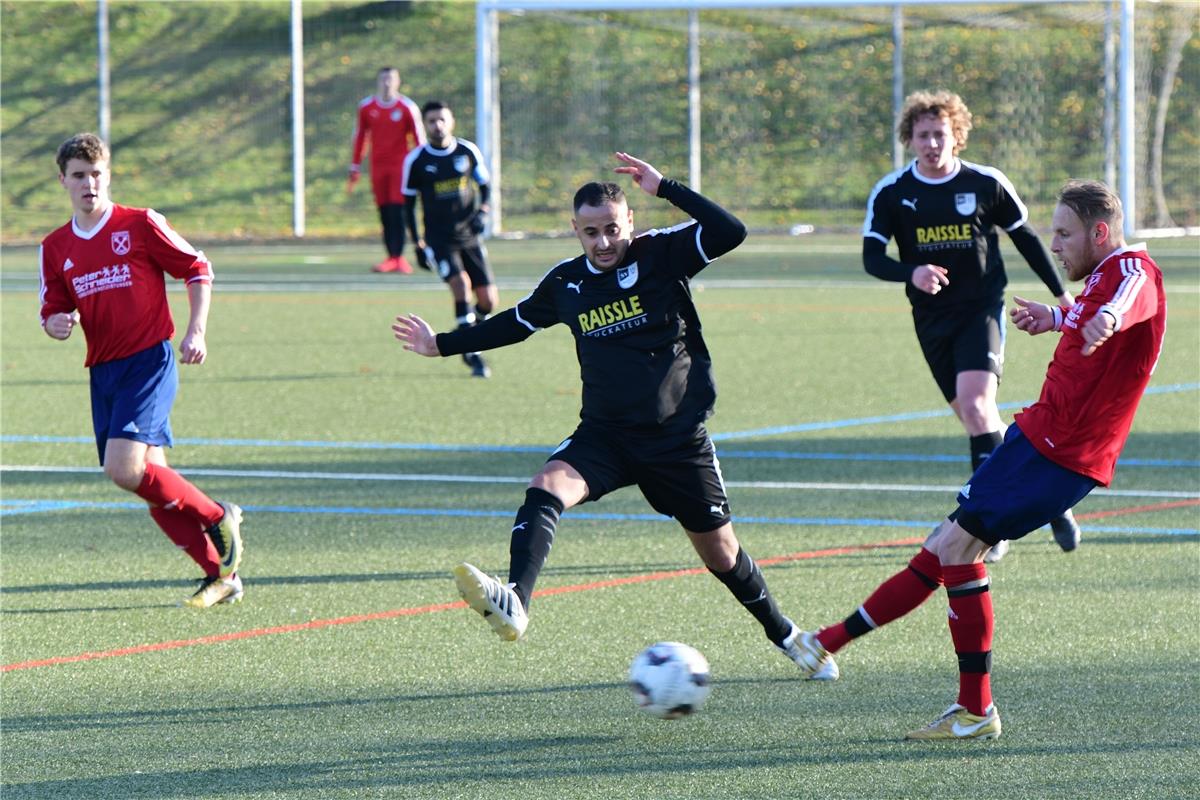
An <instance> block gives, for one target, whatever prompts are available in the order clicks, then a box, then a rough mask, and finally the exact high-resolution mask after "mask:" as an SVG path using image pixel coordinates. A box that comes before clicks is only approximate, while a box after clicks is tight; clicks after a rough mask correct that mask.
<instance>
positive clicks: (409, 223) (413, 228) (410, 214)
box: [401, 195, 421, 246]
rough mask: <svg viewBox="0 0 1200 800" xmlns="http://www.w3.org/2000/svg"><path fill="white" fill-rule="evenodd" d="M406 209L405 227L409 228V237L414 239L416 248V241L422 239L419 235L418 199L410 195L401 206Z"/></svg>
mask: <svg viewBox="0 0 1200 800" xmlns="http://www.w3.org/2000/svg"><path fill="white" fill-rule="evenodd" d="M401 208H403V209H404V227H406V228H408V235H409V237H410V238H411V239H412V241H413V244H414V246H415V244H416V241H417V240H418V239H420V238H421V237H420V236H419V235H418V234H417V197H416V195H409V196H408V197H407V198H406V199H405V202H404V205H403V206H401Z"/></svg>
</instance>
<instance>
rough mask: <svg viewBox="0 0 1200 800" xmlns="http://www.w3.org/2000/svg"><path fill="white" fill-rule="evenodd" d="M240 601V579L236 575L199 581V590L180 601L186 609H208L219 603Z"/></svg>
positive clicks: (213, 576) (212, 576)
mask: <svg viewBox="0 0 1200 800" xmlns="http://www.w3.org/2000/svg"><path fill="white" fill-rule="evenodd" d="M241 601H242V579H241V578H239V577H238V576H237V575H230V576H229V577H227V578H222V577H219V576H217V575H210V576H209V577H207V578H201V579H200V588H198V589H197V590H196V591H195V592H193V593H192V594H191V595H189V596H188V597H186V598H184V599H183V600H182V601H180V605H183V606H187V607H188V608H210V607H211V606H215V605H218V604H221V603H240V602H241Z"/></svg>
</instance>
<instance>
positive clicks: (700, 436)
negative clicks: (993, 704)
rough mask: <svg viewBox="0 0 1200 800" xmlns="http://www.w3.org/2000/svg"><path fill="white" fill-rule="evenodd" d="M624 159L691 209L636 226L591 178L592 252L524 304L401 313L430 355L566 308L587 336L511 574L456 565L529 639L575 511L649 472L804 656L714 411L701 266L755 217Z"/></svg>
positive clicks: (762, 614)
mask: <svg viewBox="0 0 1200 800" xmlns="http://www.w3.org/2000/svg"><path fill="white" fill-rule="evenodd" d="M617 158H618V160H620V161H621V162H623V165H622V166H619V167H617V168H616V171H617V172H619V173H624V174H626V175H629V176H630V177H631V178H632V179H633V181H634V183H635V184H637V186H638V187H640V188H641V189H642V191H644V192H646V193H647V194H649V195H650V196H652V197H661V198H663V199H664V200H667V201H668V202H669V203H671V204H672V205H674V206H675V207H676V208H678V209H680V210H681V211H683V212H684V213H686V214H688V215H689V216H690V217H691V218H692V219H690V220H689V221H687V222H685V223H683V224H681V225H676V226H674V227H671V228H666V229H661V230H651V231H647V232H645V233H643V234H641V235H638V236H634V234H633V212H632V211H630V209H629V206H628V203H627V201H626V198H625V193H624V191H622V189H621V187H620V186H618V185H617V184H615V183H588V184H585V185H584V186H582V187H581V188H580V189H579V191H578V192H576V194H575V202H574V217H573V218H572V221H571V222H572V225H573V227H574V230H575V234H576V236H577V237H578V238H579V242H580V244H581V245H582V246H583V251H584V252H583V254H582V255H579V256H576V257H575V258H570V259H567V260H565V261H563V262H561V263H559V264H557V265H556V266H554V267H553V268H551V269H550V271H549V272H547V273H546V275H545V276H544V277H543V278H542V280H541V282H540V283H538V285H537V287H535V288H534V290H533V292H532V293H531V294H530V295H529V296H527V297H526V298H525V299H523V300H521V301H520V302H519V303H517V305H516V307H515V308H511V309H508V310H507V311H503V312H501V313H499V314H497V315H495V316H493V317H490V318H489V319H487V320H485V321H483V322H481V323H479V324H477V325H474V326H472V327H466V328H460V329H458V330H455V331H451V332H449V333H440V334H437V335H435V334H434V332H433V329H432V328H430V327H429V325H428V323H426V322H425V321H424V320H422V319H420V318H419V317H416V316H400V317H397V318H396V322H395V324H394V325H393V326H392V327H393V330H394V332H395V334H396V338H397V339H400V340H401V341H402V342H404V343H405V345H404V347H405V349H406V350H412V351H413V352H416V353H420V354H421V355H424V356H439V355H440V356H452V355H456V354H459V353H467V352H472V351H479V350H488V349H491V348H495V347H503V346H504V345H509V344H515V343H516V342H520V341H524V340H525V339H528V338H529V337H530V336H532V335H533V334H534V333H535V332H537V331H539V330H541V329H543V328H548V327H550V326H552V325H557V324H559V323H561V324H563V325H566V326H567V327H568V328H569V329H570V331H571V333H572V335H573V336H574V338H575V351H576V355H577V357H578V359H579V370H580V375H581V377H582V379H583V408H582V410H581V411H580V417H581V421H580V424H579V427H577V428H576V429H575V432H574V433H573V434H571V436H569V437H568V438H567V439H565V440H564V441H563V442H562V444H560V445H559V446H558V448H557V449H556V450H555V451H554V452H553V453H552V454H551V455H550V457H549V459H548V460H547V461H546V464H545V465H544V466H543V467H542V470H541V472H539V473H538V474H537V475H535V476H534V478H533V480H532V481H530V484H529V487H528V489H527V491H526V492H525V504H524V505H522V506H521V508H520V509H519V510H518V511H517V514H516V520H515V521H514V523H513V527H512V535H511V540H510V547H509V554H510V560H509V568H508V581H507V582H504V583H502V582H501V581H499V580H497V579H496V578H492V577H490V576H488V575H486V574H484V573H483V572H481V571H480V570H478V569H476V568H475V567H474V566H472V565H470V564H460V565H459V566H457V567H455V568H454V570H453V572H454V577H455V581H456V582H457V584H458V590H459V592H460V594H462V596H463V598H464V599H465V600H466V601H467V603H468V604H469V605H470V606H471V608H473V609H474V610H475V611H477V612H479V613H480V614H482V615H483V616H484V618H486V619H487V621H488V622H489V623H490V624H491V626H492V627H493V628H494V629H495V631H496V633H498V634H499V635H500V637H501V638H503V639H507V640H510V641H512V640H516V639H519V638H520V637H521V636H522V635H523V634H524V633H525V628H526V626H527V625H528V623H529V618H528V616H527V610H528V608H529V601H530V598H531V597H532V596H533V587H534V582H535V581H536V580H537V577H538V573H539V572H540V571H541V569H542V566H543V565H544V564H545V562H546V557H547V555H548V554H549V552H550V546H551V543H552V542H553V541H554V535H555V531H556V529H557V527H558V521H559V517H560V515H561V514H562V513H563V511H565V510H566V509H568V508H571V507H573V506H576V505H578V504H580V503H583V502H588V501H593V500H599V499H600V498H601V497H603V496H604V495H606V494H608V493H609V492H612V491H615V490H617V489H619V488H621V487H622V486H630V485H634V484H636V485H637V487H638V488H639V489H640V490H641V492H642V495H643V496H644V497H645V498H646V500H647V501H648V502H649V503H650V505H651V506H653V507H654V509H655V510H656V511H658V512H659V513H661V514H665V515H667V516H670V517H674V518H675V520H676V521H678V522H679V524H680V525H681V526H682V527H683V529H684V531H685V532H686V533H687V535H688V538H689V539H690V540H691V543H692V546H693V547H694V548H695V550H696V552H697V553H698V554H699V556H700V558H701V560H702V561H703V562H704V564H705V566H707V567H708V569H709V571H710V572H712V573H713V575H715V576H716V577H717V579H718V580H720V581H721V582H722V583H723V584H724V585H725V586H726V588H728V589H729V591H730V592H731V593H732V594H733V596H734V597H736V598H737V599H738V600H739V601H740V602H741V603H742V605H743V606H744V607H745V608H746V610H747V611H748V612H749V613H750V614H752V615H753V616H754V618H755V619H757V620H758V622H759V623H760V624H761V625H762V627H763V630H764V631H765V633H766V635H767V638H768V639H770V640H771V642H772V643H774V645H775V646H776V647H777V648H778V649H779V650H781V651H782V652H783V653H784V654H785V655H787V656H788V657H789V658H791V659H792V660H793V661H797V663H801V662H800V661H798V659H800V658H801V655H802V654H801V652H800V651H799V650H798V649H797V645H796V642H797V639H798V636H799V633H800V631H799V629H798V628H797V627H796V626H795V625H793V624H792V622H791V620H789V619H788V618H787V617H785V616H783V614H782V613H780V611H779V607H778V606H777V605H776V603H775V599H774V598H773V597H772V596H771V593H770V592H769V591H768V590H767V584H766V581H765V580H764V578H763V575H762V572H761V571H760V570H759V568H758V565H757V564H755V563H754V559H752V558H751V557H750V555H749V554H748V553H746V551H745V550H743V549H742V547H741V545H740V544H739V543H738V540H737V537H736V536H735V535H734V533H733V524H732V522H731V521H730V520H731V517H730V513H729V500H728V497H727V496H726V493H725V483H724V480H723V479H722V477H721V471H720V466H719V464H718V463H717V457H716V451H715V449H714V447H713V443H712V439H710V438H709V435H708V432H707V430H706V429H705V425H704V421H705V420H706V419H707V418H708V417H709V415H710V414H711V413H712V408H713V403H714V402H715V400H716V385H715V383H714V380H713V373H712V360H711V358H710V357H709V352H708V348H707V346H706V345H705V343H704V337H703V336H702V335H701V331H700V318H699V316H698V314H697V312H696V307H695V305H694V304H693V303H692V297H691V291H690V289H689V281H690V280H691V278H693V277H694V276H695V275H696V274H697V273H699V272H700V271H701V270H702V269H704V268H705V267H707V266H708V265H709V264H710V263H711V262H712V261H713V260H714V259H716V258H717V257H719V256H721V255H724V254H725V253H728V252H729V251H730V250H733V249H734V248H735V247H737V246H738V245H739V244H741V243H742V241H743V240H744V239H745V238H746V227H745V225H743V224H742V222H741V221H740V220H739V219H737V218H736V217H734V216H733V215H732V214H730V213H729V212H728V211H726V210H725V209H723V208H721V207H720V206H718V205H717V204H716V203H713V202H712V201H710V200H708V199H707V198H705V197H702V196H700V195H699V194H697V193H696V192H693V191H692V190H691V189H689V188H687V187H686V186H683V185H682V184H679V183H676V182H675V181H673V180H669V179H667V178H664V177H663V176H662V174H661V173H660V172H659V171H658V170H656V169H655V168H654V167H652V166H651V165H650V164H647V163H646V162H645V161H640V160H639V159H636V158H634V157H633V156H630V155H627V154H625V153H617ZM806 674H807V676H808V677H810V678H813V679H816V680H833V679H835V678H837V668H836V665H834V664H832V662H830V664H829V665H828V666H826V667H824V668H818V669H811V670H807V673H806Z"/></svg>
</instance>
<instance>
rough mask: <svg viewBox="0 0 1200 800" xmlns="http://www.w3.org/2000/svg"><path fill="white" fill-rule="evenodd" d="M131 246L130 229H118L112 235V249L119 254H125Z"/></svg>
mask: <svg viewBox="0 0 1200 800" xmlns="http://www.w3.org/2000/svg"><path fill="white" fill-rule="evenodd" d="M131 246H132V244H131V242H130V240H129V231H117V232H116V233H114V234H113V235H112V249H113V252H114V253H116V254H117V255H119V256H123V255H125V254H126V253H128V252H129V248H130V247H131Z"/></svg>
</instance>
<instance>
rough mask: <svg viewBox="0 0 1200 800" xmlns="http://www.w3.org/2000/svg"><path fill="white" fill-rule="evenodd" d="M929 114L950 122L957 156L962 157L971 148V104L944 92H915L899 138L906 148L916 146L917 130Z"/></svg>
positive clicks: (899, 128) (906, 101)
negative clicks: (914, 134)
mask: <svg viewBox="0 0 1200 800" xmlns="http://www.w3.org/2000/svg"><path fill="white" fill-rule="evenodd" d="M926 114H932V115H934V116H936V117H940V118H942V119H946V120H949V121H950V130H951V131H952V132H953V133H954V154H955V155H958V151H960V150H962V149H963V148H964V147H966V146H967V136H968V134H970V132H971V111H970V109H968V108H967V104H966V103H964V102H963V99H962V98H961V97H959V96H958V95H956V94H955V93H954V92H948V91H945V90H944V89H943V90H942V91H939V92H913V93H912V94H910V95H909V96H908V97H906V98H904V108H903V109H902V110H901V112H900V122H899V123H898V124H897V125H896V135H897V136H899V137H900V141H901V142H902V143H903V144H904V146H905V147H907V146H908V145H909V144H911V143H912V137H913V126H914V125H916V123H917V120H919V119H920V118H921V117H923V116H925V115H926Z"/></svg>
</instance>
